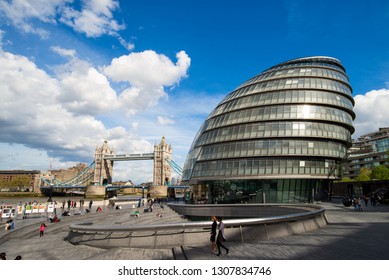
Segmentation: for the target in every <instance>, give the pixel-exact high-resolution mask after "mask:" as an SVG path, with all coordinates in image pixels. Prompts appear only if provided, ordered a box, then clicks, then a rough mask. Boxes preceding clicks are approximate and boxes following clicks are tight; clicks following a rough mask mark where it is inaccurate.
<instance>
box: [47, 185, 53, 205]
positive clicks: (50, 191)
mask: <svg viewBox="0 0 389 280" xmlns="http://www.w3.org/2000/svg"><path fill="white" fill-rule="evenodd" d="M52 194H53V184H50V190H49V196H50V197H49V199H48V200H47V202H53V199H52V198H51V196H52Z"/></svg>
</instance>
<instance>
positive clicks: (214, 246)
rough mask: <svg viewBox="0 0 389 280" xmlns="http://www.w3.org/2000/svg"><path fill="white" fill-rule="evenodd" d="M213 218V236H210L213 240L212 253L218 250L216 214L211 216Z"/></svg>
mask: <svg viewBox="0 0 389 280" xmlns="http://www.w3.org/2000/svg"><path fill="white" fill-rule="evenodd" d="M211 220H212V222H213V223H212V228H211V238H210V241H211V250H212V253H213V252H215V251H216V247H217V246H216V228H217V220H216V217H215V216H212V217H211Z"/></svg>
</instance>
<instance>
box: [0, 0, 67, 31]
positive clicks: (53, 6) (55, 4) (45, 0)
mask: <svg viewBox="0 0 389 280" xmlns="http://www.w3.org/2000/svg"><path fill="white" fill-rule="evenodd" d="M69 2H72V0H34V1H26V0H11V1H1V2H0V12H1V11H2V14H4V16H5V17H6V19H7V20H8V21H9V22H10V23H11V24H12V25H13V26H15V27H17V28H19V29H21V30H23V31H24V32H26V33H33V34H38V35H39V36H41V37H42V38H47V37H48V36H49V33H48V32H47V31H46V30H43V29H42V28H38V27H34V26H33V25H32V24H31V23H30V20H31V19H39V20H40V21H42V22H46V23H55V22H56V20H55V17H56V15H57V13H58V11H59V10H60V9H61V8H62V7H63V6H64V5H66V4H67V3H69Z"/></svg>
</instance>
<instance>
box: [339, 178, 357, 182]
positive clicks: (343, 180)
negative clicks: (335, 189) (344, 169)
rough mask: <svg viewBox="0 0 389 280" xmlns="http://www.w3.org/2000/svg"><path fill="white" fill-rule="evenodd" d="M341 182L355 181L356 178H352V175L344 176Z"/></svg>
mask: <svg viewBox="0 0 389 280" xmlns="http://www.w3.org/2000/svg"><path fill="white" fill-rule="evenodd" d="M341 182H345V183H347V182H355V180H354V179H351V178H350V177H343V178H342V181H341Z"/></svg>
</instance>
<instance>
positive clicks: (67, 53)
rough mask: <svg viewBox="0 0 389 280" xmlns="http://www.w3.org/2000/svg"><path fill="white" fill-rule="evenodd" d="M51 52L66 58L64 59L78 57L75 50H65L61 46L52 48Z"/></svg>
mask: <svg viewBox="0 0 389 280" xmlns="http://www.w3.org/2000/svg"><path fill="white" fill-rule="evenodd" d="M51 50H52V51H53V52H55V53H57V54H59V55H61V56H64V57H71V58H72V57H76V55H77V51H76V50H74V49H70V50H69V49H64V48H61V47H59V46H52V47H51Z"/></svg>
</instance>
